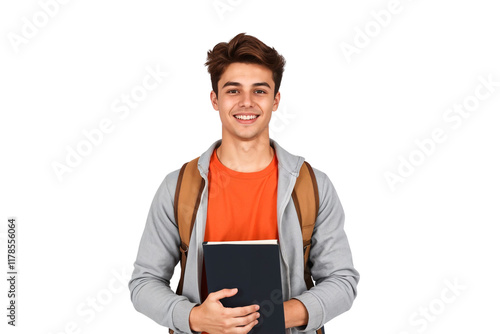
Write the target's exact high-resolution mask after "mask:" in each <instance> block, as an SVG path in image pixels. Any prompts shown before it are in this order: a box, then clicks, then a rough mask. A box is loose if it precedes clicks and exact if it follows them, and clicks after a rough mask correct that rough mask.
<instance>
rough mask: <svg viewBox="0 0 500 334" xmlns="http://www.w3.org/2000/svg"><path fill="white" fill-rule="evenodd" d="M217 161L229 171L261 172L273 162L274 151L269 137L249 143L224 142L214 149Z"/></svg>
mask: <svg viewBox="0 0 500 334" xmlns="http://www.w3.org/2000/svg"><path fill="white" fill-rule="evenodd" d="M216 154H217V157H218V158H219V161H220V162H221V163H222V164H223V165H224V166H226V167H227V168H229V169H232V170H234V171H237V172H243V173H250V172H258V171H260V170H263V169H264V168H266V167H267V166H269V164H270V163H271V161H272V160H273V157H274V149H273V147H271V145H270V144H269V137H268V138H267V140H266V139H265V138H263V139H260V140H250V141H227V140H226V141H225V140H224V138H222V143H221V145H220V146H219V147H218V148H216Z"/></svg>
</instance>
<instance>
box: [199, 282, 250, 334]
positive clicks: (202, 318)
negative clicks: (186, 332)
mask: <svg viewBox="0 0 500 334" xmlns="http://www.w3.org/2000/svg"><path fill="white" fill-rule="evenodd" d="M237 292H238V289H222V290H219V291H216V292H212V293H211V294H209V295H208V296H207V299H205V301H204V302H203V304H201V305H198V306H195V307H193V308H192V309H191V313H190V314H189V326H190V327H191V330H193V331H195V332H207V333H210V334H218V333H227V334H229V333H234V334H239V333H241V334H244V333H248V332H249V331H250V330H251V329H252V327H253V326H255V325H257V323H258V320H257V318H258V317H259V316H260V314H259V313H258V312H257V310H258V309H259V305H249V306H243V307H234V308H232V307H227V308H226V307H224V306H223V305H222V303H221V302H220V301H219V300H220V299H222V298H226V297H231V296H234V295H235V294H236V293H237Z"/></svg>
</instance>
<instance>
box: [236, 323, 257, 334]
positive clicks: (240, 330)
mask: <svg viewBox="0 0 500 334" xmlns="http://www.w3.org/2000/svg"><path fill="white" fill-rule="evenodd" d="M258 323H259V321H258V320H254V321H252V322H250V323H249V324H247V325H245V326H243V327H238V328H237V332H238V333H248V332H250V330H251V329H252V328H253V327H254V326H255V325H257V324H258Z"/></svg>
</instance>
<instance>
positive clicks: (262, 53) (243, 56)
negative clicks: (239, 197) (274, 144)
mask: <svg viewBox="0 0 500 334" xmlns="http://www.w3.org/2000/svg"><path fill="white" fill-rule="evenodd" d="M207 58H208V61H207V63H206V64H207V65H208V71H209V72H210V74H211V77H212V87H213V91H212V92H211V93H210V100H211V102H212V106H213V108H214V109H215V110H218V111H219V115H220V118H221V122H222V140H223V141H249V140H251V141H254V140H256V141H260V142H267V141H268V138H269V122H270V121H271V114H272V112H273V111H276V110H277V108H278V105H279V101H280V95H281V94H280V92H279V85H280V83H281V77H282V75H283V66H284V64H285V59H284V58H283V57H282V56H280V55H279V54H278V53H277V52H276V50H274V48H270V47H268V46H267V45H265V44H264V43H262V42H261V41H259V40H258V39H257V38H255V37H252V36H248V35H245V34H239V35H237V36H236V37H234V38H233V39H232V40H231V41H230V42H229V43H219V44H217V45H216V46H215V47H214V49H213V50H212V51H209V52H208V57H207Z"/></svg>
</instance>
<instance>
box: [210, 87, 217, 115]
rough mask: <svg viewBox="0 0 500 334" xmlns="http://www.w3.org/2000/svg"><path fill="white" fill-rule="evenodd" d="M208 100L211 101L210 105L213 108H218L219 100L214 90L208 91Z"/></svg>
mask: <svg viewBox="0 0 500 334" xmlns="http://www.w3.org/2000/svg"><path fill="white" fill-rule="evenodd" d="M210 102H212V107H214V109H215V110H219V101H217V95H216V94H215V92H214V91H211V92H210Z"/></svg>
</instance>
